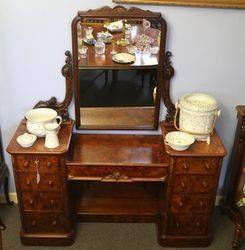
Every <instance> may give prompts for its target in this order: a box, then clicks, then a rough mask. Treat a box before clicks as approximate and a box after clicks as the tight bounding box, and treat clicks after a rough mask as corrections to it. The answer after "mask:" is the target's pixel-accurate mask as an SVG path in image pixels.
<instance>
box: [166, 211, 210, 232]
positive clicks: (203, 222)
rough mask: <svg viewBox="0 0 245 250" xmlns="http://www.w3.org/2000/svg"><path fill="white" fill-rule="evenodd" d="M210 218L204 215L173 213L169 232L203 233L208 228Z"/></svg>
mask: <svg viewBox="0 0 245 250" xmlns="http://www.w3.org/2000/svg"><path fill="white" fill-rule="evenodd" d="M207 222H208V218H207V217H206V215H205V214H202V215H186V214H185V215H183V214H181V215H180V214H172V215H171V217H170V226H169V229H168V233H169V234H177V235H182V236H183V235H203V234H205V232H206V230H207Z"/></svg>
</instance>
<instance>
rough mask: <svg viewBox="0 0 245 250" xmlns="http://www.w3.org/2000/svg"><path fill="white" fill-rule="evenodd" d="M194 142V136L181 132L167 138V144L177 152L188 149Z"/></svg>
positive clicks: (169, 134) (175, 132) (171, 133)
mask: <svg viewBox="0 0 245 250" xmlns="http://www.w3.org/2000/svg"><path fill="white" fill-rule="evenodd" d="M194 142H195V138H194V136H193V135H190V134H187V133H184V132H180V131H174V132H170V133H168V134H166V136H165V144H166V145H168V146H170V147H171V148H172V149H174V150H177V151H183V150H186V149H188V148H189V147H190V145H191V144H193V143H194Z"/></svg>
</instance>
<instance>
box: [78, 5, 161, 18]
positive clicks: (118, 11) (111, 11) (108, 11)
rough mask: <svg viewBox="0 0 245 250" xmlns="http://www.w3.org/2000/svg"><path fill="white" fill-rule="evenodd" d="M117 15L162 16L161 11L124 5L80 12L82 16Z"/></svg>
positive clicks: (79, 14) (135, 16)
mask: <svg viewBox="0 0 245 250" xmlns="http://www.w3.org/2000/svg"><path fill="white" fill-rule="evenodd" d="M117 15H120V17H121V16H125V17H126V16H132V15H133V17H134V18H137V17H138V16H140V17H142V16H144V17H145V18H150V17H151V18H157V17H161V13H157V12H152V11H150V10H142V9H140V8H136V7H132V8H129V9H127V8H125V7H124V6H116V7H114V8H111V7H109V6H104V7H102V8H99V9H94V10H88V11H79V12H78V16H80V17H115V16H117Z"/></svg>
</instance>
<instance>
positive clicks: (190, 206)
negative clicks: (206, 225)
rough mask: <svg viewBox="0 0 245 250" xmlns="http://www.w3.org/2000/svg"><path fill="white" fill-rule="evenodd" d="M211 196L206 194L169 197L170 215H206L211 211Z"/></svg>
mask: <svg viewBox="0 0 245 250" xmlns="http://www.w3.org/2000/svg"><path fill="white" fill-rule="evenodd" d="M212 205H213V204H212V196H210V195H207V194H199V195H198V194H196V195H178V194H173V195H172V196H171V212H172V213H190V212H193V213H206V212H209V211H210V210H211V209H212Z"/></svg>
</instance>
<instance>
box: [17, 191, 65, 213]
mask: <svg viewBox="0 0 245 250" xmlns="http://www.w3.org/2000/svg"><path fill="white" fill-rule="evenodd" d="M21 198H22V204H23V208H24V210H38V211H62V210H63V204H64V201H63V200H62V198H61V194H60V193H58V192H38V193H37V192H35V193H34V192H22V193H21Z"/></svg>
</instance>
